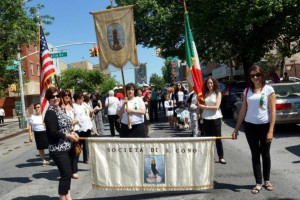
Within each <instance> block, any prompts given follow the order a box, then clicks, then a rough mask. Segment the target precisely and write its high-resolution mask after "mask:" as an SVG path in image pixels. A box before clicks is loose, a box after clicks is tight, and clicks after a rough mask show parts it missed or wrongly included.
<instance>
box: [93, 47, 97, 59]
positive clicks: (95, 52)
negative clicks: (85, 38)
mask: <svg viewBox="0 0 300 200" xmlns="http://www.w3.org/2000/svg"><path fill="white" fill-rule="evenodd" d="M94 56H95V57H98V48H97V47H94Z"/></svg>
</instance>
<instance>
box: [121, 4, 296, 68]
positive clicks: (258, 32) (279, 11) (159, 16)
mask: <svg viewBox="0 0 300 200" xmlns="http://www.w3.org/2000/svg"><path fill="white" fill-rule="evenodd" d="M116 2H117V4H118V5H119V6H122V5H128V4H132V3H134V4H135V30H136V36H137V42H138V44H142V45H144V46H148V47H154V46H157V47H161V48H162V49H163V50H164V51H163V53H162V55H163V56H164V57H167V56H170V55H178V56H179V57H180V58H181V59H182V58H183V59H184V53H183V52H184V14H183V13H184V9H183V3H182V0H168V1H161V0H135V1H131V0H116ZM186 2H187V10H188V12H189V16H190V23H191V27H192V31H193V35H194V40H195V43H196V45H197V49H198V54H199V56H200V58H201V60H202V61H206V62H209V61H211V60H215V61H217V62H225V61H228V60H230V59H232V60H235V62H236V63H241V64H243V66H244V70H247V69H248V68H249V67H250V65H251V64H252V63H254V62H258V61H260V60H261V58H263V56H264V55H265V54H266V53H267V52H269V51H270V49H273V48H274V47H276V46H275V45H276V44H277V45H278V46H279V44H280V43H281V44H288V45H281V46H283V47H285V48H281V54H283V55H286V56H290V55H292V54H294V53H297V52H300V48H299V47H300V45H299V42H300V41H299V37H300V31H299V24H300V12H299V7H300V1H299V0H287V1H282V0H255V1H248V0H218V1H216V0H197V1H194V0H186ZM289 44H292V48H290V46H289Z"/></svg>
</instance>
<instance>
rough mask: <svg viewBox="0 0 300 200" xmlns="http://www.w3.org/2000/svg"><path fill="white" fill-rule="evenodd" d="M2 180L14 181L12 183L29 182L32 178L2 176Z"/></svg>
mask: <svg viewBox="0 0 300 200" xmlns="http://www.w3.org/2000/svg"><path fill="white" fill-rule="evenodd" d="M0 180H2V181H7V182H12V183H29V182H31V181H32V180H30V179H29V177H10V178H0Z"/></svg>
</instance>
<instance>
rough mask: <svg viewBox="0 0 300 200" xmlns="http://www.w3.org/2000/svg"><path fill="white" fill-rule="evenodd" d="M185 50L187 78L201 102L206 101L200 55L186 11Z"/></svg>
mask: <svg viewBox="0 0 300 200" xmlns="http://www.w3.org/2000/svg"><path fill="white" fill-rule="evenodd" d="M184 16H185V52H186V63H187V68H186V69H187V70H186V80H187V81H188V83H189V85H190V86H191V87H192V88H193V89H194V92H195V94H196V95H197V97H198V101H199V103H203V102H204V97H203V80H202V72H201V68H200V62H199V57H198V53H197V49H196V45H195V42H194V37H193V34H192V31H191V27H190V21H189V15H188V12H185V14H184Z"/></svg>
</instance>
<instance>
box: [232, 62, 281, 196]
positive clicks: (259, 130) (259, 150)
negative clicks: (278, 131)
mask: <svg viewBox="0 0 300 200" xmlns="http://www.w3.org/2000/svg"><path fill="white" fill-rule="evenodd" d="M248 80H249V81H248V82H249V83H250V87H249V88H246V89H245V91H244V100H243V104H242V107H241V110H240V113H239V117H238V120H237V123H236V126H235V129H234V131H233V133H232V137H233V139H236V138H237V136H238V130H239V129H240V126H241V124H242V122H243V120H244V130H245V134H246V138H247V141H248V144H249V147H250V150H251V155H252V167H253V172H254V177H255V181H256V185H255V187H254V188H253V189H252V190H251V193H253V194H257V193H259V191H260V190H261V189H262V187H263V186H264V187H265V188H266V189H267V190H268V191H272V190H273V186H272V184H271V183H270V171H271V156H270V148H271V142H272V139H273V131H274V125H275V120H276V98H275V92H274V89H273V87H272V86H270V85H266V78H265V75H264V73H263V71H262V70H261V68H260V67H259V66H258V65H253V66H252V67H251V68H250V69H249V73H248ZM260 157H262V165H263V173H262V169H261V168H262V167H261V162H260ZM263 179H264V184H263ZM262 184H263V185H262Z"/></svg>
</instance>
